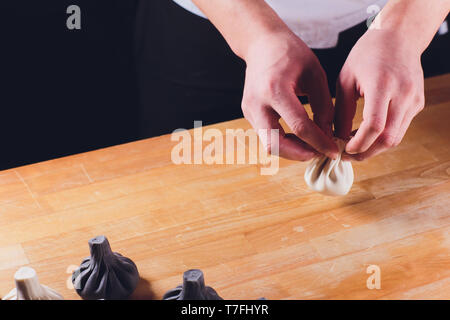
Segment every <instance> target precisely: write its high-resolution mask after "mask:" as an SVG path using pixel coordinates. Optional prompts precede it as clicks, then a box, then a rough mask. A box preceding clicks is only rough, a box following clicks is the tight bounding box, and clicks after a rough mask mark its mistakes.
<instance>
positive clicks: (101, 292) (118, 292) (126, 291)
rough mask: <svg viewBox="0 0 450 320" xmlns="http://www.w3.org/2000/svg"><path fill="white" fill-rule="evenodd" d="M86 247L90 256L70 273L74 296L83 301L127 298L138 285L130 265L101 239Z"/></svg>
mask: <svg viewBox="0 0 450 320" xmlns="http://www.w3.org/2000/svg"><path fill="white" fill-rule="evenodd" d="M89 248H90V251H91V256H90V257H89V258H86V259H84V260H83V262H82V263H81V265H80V267H79V268H78V269H77V270H75V271H74V272H73V274H72V283H73V285H74V288H75V290H76V291H77V293H78V294H79V295H80V296H81V297H82V298H83V299H86V300H99V299H106V300H119V299H126V298H128V297H129V296H130V295H131V294H132V293H133V291H134V289H136V286H137V284H138V282H139V273H138V270H137V267H136V265H135V264H134V262H133V261H131V260H130V259H128V258H126V257H124V256H122V255H121V254H120V253H117V252H112V250H111V247H110V245H109V242H108V239H106V237H105V236H98V237H95V238H93V239H91V240H89Z"/></svg>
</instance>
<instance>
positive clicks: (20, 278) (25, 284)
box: [2, 267, 63, 300]
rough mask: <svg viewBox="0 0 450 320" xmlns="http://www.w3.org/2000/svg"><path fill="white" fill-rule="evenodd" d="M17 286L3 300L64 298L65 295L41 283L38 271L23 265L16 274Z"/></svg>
mask: <svg viewBox="0 0 450 320" xmlns="http://www.w3.org/2000/svg"><path fill="white" fill-rule="evenodd" d="M14 281H15V283H16V287H15V288H14V289H12V290H11V291H10V292H9V293H8V294H7V295H6V296H5V297H3V299H2V300H63V297H62V296H61V295H60V294H59V293H58V292H56V291H55V290H53V289H52V288H49V287H47V286H44V285H42V284H40V283H39V280H38V277H37V275H36V271H34V269H33V268H30V267H22V268H20V269H19V270H17V272H16V273H15V274H14Z"/></svg>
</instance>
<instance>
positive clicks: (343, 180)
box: [305, 139, 354, 196]
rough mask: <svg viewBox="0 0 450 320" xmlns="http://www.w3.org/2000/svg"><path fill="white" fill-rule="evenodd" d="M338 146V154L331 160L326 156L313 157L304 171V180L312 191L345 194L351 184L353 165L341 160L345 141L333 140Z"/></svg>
mask: <svg viewBox="0 0 450 320" xmlns="http://www.w3.org/2000/svg"><path fill="white" fill-rule="evenodd" d="M335 141H336V143H337V145H338V147H339V156H338V157H337V159H336V160H332V159H330V158H328V157H326V156H322V157H319V158H315V159H314V160H312V161H311V163H310V164H309V165H308V167H307V168H306V171H305V182H306V184H307V185H308V187H309V188H310V189H312V190H314V191H317V192H320V193H323V194H326V195H329V196H343V195H346V194H347V193H348V192H349V191H350V189H351V187H352V185H353V178H354V177H353V167H352V164H351V162H350V161H342V160H341V156H342V153H343V152H344V150H345V145H346V142H345V141H343V140H340V139H336V140H335Z"/></svg>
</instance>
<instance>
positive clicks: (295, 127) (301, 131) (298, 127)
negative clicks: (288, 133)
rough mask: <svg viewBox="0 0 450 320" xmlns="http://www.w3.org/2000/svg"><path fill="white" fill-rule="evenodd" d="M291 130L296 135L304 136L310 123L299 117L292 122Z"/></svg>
mask: <svg viewBox="0 0 450 320" xmlns="http://www.w3.org/2000/svg"><path fill="white" fill-rule="evenodd" d="M291 130H292V132H293V133H294V134H295V135H296V136H298V137H303V136H305V135H306V134H307V132H308V125H307V123H306V121H304V120H303V119H297V120H295V121H293V122H292V124H291Z"/></svg>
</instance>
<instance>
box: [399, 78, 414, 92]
mask: <svg viewBox="0 0 450 320" xmlns="http://www.w3.org/2000/svg"><path fill="white" fill-rule="evenodd" d="M414 90H415V83H414V82H413V81H411V80H403V81H402V82H401V83H400V91H401V92H404V93H406V94H409V93H411V92H413V91H414Z"/></svg>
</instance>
